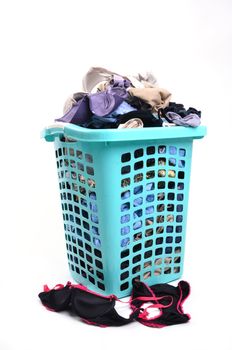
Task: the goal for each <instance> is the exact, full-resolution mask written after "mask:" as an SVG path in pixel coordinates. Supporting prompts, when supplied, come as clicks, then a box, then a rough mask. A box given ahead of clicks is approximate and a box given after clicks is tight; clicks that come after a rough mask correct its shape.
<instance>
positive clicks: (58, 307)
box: [39, 287, 71, 311]
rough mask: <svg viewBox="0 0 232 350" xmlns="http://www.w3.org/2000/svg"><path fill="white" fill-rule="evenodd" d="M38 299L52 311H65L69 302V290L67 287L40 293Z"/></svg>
mask: <svg viewBox="0 0 232 350" xmlns="http://www.w3.org/2000/svg"><path fill="white" fill-rule="evenodd" d="M39 298H40V300H41V302H42V303H43V304H44V305H45V306H47V307H49V308H50V309H52V310H54V311H62V310H67V308H68V306H69V303H70V300H71V290H70V289H69V287H64V288H62V289H59V290H55V289H52V290H50V291H49V292H42V293H40V294H39Z"/></svg>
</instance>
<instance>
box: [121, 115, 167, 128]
mask: <svg viewBox="0 0 232 350" xmlns="http://www.w3.org/2000/svg"><path fill="white" fill-rule="evenodd" d="M133 118H139V119H141V120H142V122H143V125H144V127H158V126H162V125H163V121H162V120H161V119H160V118H158V119H157V118H156V117H155V116H154V115H153V114H152V113H151V112H149V111H131V112H128V113H125V114H121V115H119V116H118V123H117V124H118V125H119V124H124V123H126V122H127V121H128V120H130V119H133Z"/></svg>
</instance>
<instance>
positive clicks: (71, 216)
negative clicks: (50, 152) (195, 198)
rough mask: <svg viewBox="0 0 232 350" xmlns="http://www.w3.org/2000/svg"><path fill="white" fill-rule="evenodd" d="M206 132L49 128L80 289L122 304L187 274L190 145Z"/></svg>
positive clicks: (72, 265)
mask: <svg viewBox="0 0 232 350" xmlns="http://www.w3.org/2000/svg"><path fill="white" fill-rule="evenodd" d="M205 133H206V128H205V127H204V126H200V127H198V128H188V127H178V126H177V127H163V128H143V129H120V130H110V129H107V130H92V129H86V128H81V127H78V126H76V125H73V124H62V125H55V126H51V127H47V128H46V129H44V131H43V133H42V136H43V137H44V138H45V139H46V140H47V141H51V142H54V145H55V154H56V163H57V170H58V178H59V188H60V198H61V205H62V212H63V221H64V231H65V239H66V248H67V257H68V264H69V268H70V271H71V274H72V276H73V278H74V280H76V281H77V282H79V283H82V284H84V285H85V286H87V287H88V288H89V289H91V290H93V291H97V292H100V293H102V294H105V295H109V294H115V295H117V296H118V297H124V296H127V295H129V294H130V293H131V288H132V282H133V280H137V279H138V280H141V281H144V282H146V283H147V284H148V285H153V284H156V283H166V282H170V281H173V280H176V279H178V278H180V277H181V275H182V273H183V263H184V248H185V236H186V220H187V207H188V193H189V181H190V170H191V156H192V143H193V139H198V138H202V137H203V136H204V135H205Z"/></svg>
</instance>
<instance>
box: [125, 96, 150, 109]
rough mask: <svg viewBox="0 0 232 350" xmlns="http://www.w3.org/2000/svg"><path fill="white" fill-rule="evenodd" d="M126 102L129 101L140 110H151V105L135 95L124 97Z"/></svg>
mask: <svg viewBox="0 0 232 350" xmlns="http://www.w3.org/2000/svg"><path fill="white" fill-rule="evenodd" d="M126 102H127V103H129V104H130V105H131V106H132V107H134V108H136V109H138V110H140V111H151V105H149V104H148V103H146V102H145V101H143V100H142V99H140V98H139V97H137V96H131V95H129V96H128V97H127V98H126Z"/></svg>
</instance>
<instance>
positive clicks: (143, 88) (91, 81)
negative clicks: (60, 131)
mask: <svg viewBox="0 0 232 350" xmlns="http://www.w3.org/2000/svg"><path fill="white" fill-rule="evenodd" d="M82 85H83V91H81V92H77V93H74V94H73V95H72V96H70V97H69V98H68V99H67V101H66V102H65V105H64V110H63V113H64V115H63V116H62V117H61V118H58V119H56V121H59V122H64V123H72V124H76V125H79V126H82V127H85V128H90V129H112V128H114V129H116V128H118V129H122V128H141V127H162V126H190V127H197V126H199V125H200V123H201V119H200V118H201V112H200V111H197V110H196V109H195V108H193V107H190V108H188V109H187V110H186V109H185V108H184V106H183V104H179V103H175V102H171V96H172V95H171V93H170V92H169V91H167V90H166V89H163V88H161V87H159V86H158V84H157V81H156V79H155V77H154V76H153V74H151V73H146V74H143V75H142V74H140V73H138V74H137V75H136V76H131V75H127V76H124V75H121V74H118V73H115V72H112V71H109V70H107V69H105V68H102V67H92V68H90V69H89V71H88V72H87V73H86V75H85V76H84V77H83V81H82Z"/></svg>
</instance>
